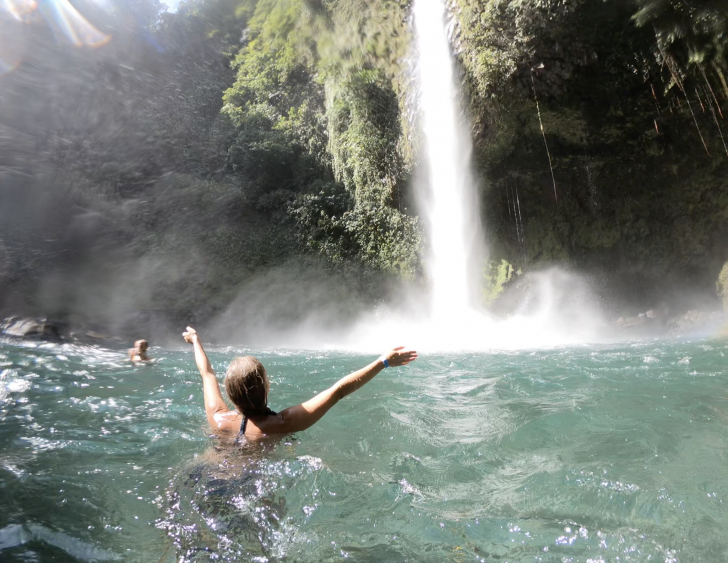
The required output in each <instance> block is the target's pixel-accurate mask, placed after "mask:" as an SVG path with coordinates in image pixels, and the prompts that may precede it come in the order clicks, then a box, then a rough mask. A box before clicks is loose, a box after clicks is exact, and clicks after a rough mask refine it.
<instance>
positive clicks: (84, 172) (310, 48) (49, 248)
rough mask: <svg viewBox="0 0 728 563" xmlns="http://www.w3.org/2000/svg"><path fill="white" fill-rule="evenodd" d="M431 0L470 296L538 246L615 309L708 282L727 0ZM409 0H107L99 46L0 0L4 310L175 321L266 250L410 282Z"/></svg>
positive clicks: (537, 254) (294, 260) (720, 217)
mask: <svg viewBox="0 0 728 563" xmlns="http://www.w3.org/2000/svg"><path fill="white" fill-rule="evenodd" d="M448 1H449V6H450V11H451V14H452V17H453V25H452V26H451V28H452V30H453V42H454V46H455V51H456V55H457V59H458V62H459V68H460V70H461V81H462V85H463V99H464V100H465V101H466V104H467V107H466V111H467V113H468V116H467V118H468V119H469V120H470V121H471V123H472V137H473V140H474V145H475V162H474V164H475V169H476V173H477V176H478V177H479V178H480V180H481V182H480V191H481V194H480V195H481V198H480V199H481V201H482V215H483V219H484V224H485V230H486V236H487V238H488V246H489V247H490V251H491V255H490V263H489V264H487V266H486V268H485V272H484V274H483V285H484V291H483V295H484V303H486V304H489V303H494V302H495V301H496V300H497V298H498V291H499V289H500V288H501V287H503V286H504V285H506V284H517V281H514V280H518V279H519V274H518V272H527V271H533V270H537V269H540V268H543V267H545V266H548V265H553V264H559V265H566V266H569V267H570V268H571V269H572V270H576V271H581V272H585V273H586V274H587V275H590V276H591V278H592V279H594V280H596V289H597V290H598V291H599V292H600V294H601V295H603V296H606V297H616V298H618V299H619V300H622V301H625V302H627V303H628V304H630V305H632V307H631V308H632V311H646V310H648V309H650V308H651V307H658V306H660V305H661V304H662V303H663V302H673V301H674V297H675V295H676V294H682V293H683V291H682V290H683V289H684V288H685V287H688V288H690V289H692V290H695V292H697V293H700V292H702V293H707V294H712V295H713V297H714V298H715V285H714V282H715V279H716V278H717V276H718V273H719V271H720V268H721V266H722V264H723V263H724V262H725V261H726V260H727V259H728V244H726V242H728V78H727V77H728V62H727V58H726V57H727V45H728V32H727V31H728V23H727V22H728V4H726V2H725V0H703V1H701V2H672V1H670V0H604V1H599V2H595V1H594V0H564V1H559V2H549V1H545V0H448ZM137 4H138V6H137ZM410 4H411V2H410V1H409V0H376V1H367V0H326V1H323V0H293V1H286V2H283V1H278V0H266V1H256V0H194V1H190V2H185V3H183V5H182V7H181V9H180V10H179V12H178V13H176V14H159V13H158V12H159V5H158V3H156V2H154V1H152V0H139V1H138V2H135V3H131V4H130V5H129V6H126V4H124V7H123V10H122V9H121V8H120V10H121V11H120V12H119V13H108V14H106V15H105V16H104V18H107V20H108V21H107V22H106V24H107V26H108V27H109V28H114V29H118V31H117V32H116V33H115V35H114V39H113V40H112V41H111V42H110V43H109V44H108V45H107V46H105V47H104V48H99V49H95V50H84V49H76V48H75V47H73V46H70V45H66V46H59V45H58V44H57V43H56V42H55V40H54V36H53V35H52V33H51V31H50V30H49V29H48V28H47V26H45V25H44V24H43V22H42V20H40V19H38V20H37V21H36V20H33V21H32V22H26V23H27V25H26V23H20V22H17V21H14V20H13V22H9V20H7V18H5V19H3V17H2V16H1V15H0V34H2V33H3V32H4V31H5V30H7V29H8V25H11V26H15V27H13V29H16V31H17V30H18V29H20V30H22V31H23V33H25V34H26V35H27V37H26V39H27V42H28V45H33V49H29V50H28V51H27V53H26V54H25V59H24V61H23V62H22V64H20V65H19V66H18V67H17V68H13V70H11V71H7V72H6V73H5V74H2V72H5V71H1V72H0V86H1V87H2V88H3V92H4V95H3V96H0V185H1V186H2V189H0V309H2V310H5V311H7V313H8V314H21V313H22V314H28V315H51V316H52V317H53V318H65V317H68V316H69V315H70V314H71V313H73V312H74V311H76V312H78V311H82V312H83V313H84V315H91V314H93V315H94V316H95V318H94V319H92V320H93V322H92V323H91V326H107V325H108V324H109V323H110V322H116V319H121V321H123V322H126V321H127V320H129V319H130V318H134V315H139V314H140V313H144V314H148V315H153V316H159V317H162V318H164V319H169V320H170V322H173V323H181V322H192V321H193V320H195V321H196V320H198V319H199V320H202V319H207V318H211V317H212V316H214V315H215V314H218V313H220V312H221V311H222V310H224V309H225V308H226V307H227V306H228V305H229V304H230V303H231V302H233V301H235V299H236V297H237V296H238V295H239V294H240V292H241V290H242V289H244V288H245V287H248V286H252V285H255V280H256V279H265V276H266V275H270V273H271V272H272V271H278V270H277V269H280V268H282V265H286V267H287V268H288V269H287V270H286V271H287V272H288V273H286V274H281V277H282V278H285V279H286V280H288V281H290V282H291V286H292V287H293V288H298V287H299V286H300V285H302V284H301V283H299V282H300V276H297V275H296V274H295V272H299V271H302V270H306V271H318V272H322V273H321V276H331V275H334V276H335V277H336V279H340V280H341V281H340V282H337V283H336V284H335V285H336V286H337V287H346V288H347V292H343V293H344V294H345V295H344V297H342V301H346V302H347V303H351V302H355V301H356V302H358V301H359V300H360V299H361V302H362V303H363V306H365V307H366V306H369V305H370V304H371V302H372V301H376V300H385V299H387V291H388V289H389V288H390V287H391V285H392V284H391V283H390V282H392V280H397V279H402V278H405V279H409V280H413V281H414V282H415V283H420V282H421V281H422V280H423V278H424V273H423V269H422V267H421V257H422V255H423V251H424V250H426V247H427V241H426V238H425V237H423V225H422V222H421V221H420V220H419V218H418V217H417V209H416V205H415V203H414V202H415V198H414V197H413V186H414V182H413V178H416V177H418V174H419V173H420V171H421V166H420V165H421V159H422V155H421V150H420V149H421V139H420V138H419V136H418V133H417V131H418V127H417V118H416V111H415V109H416V108H415V104H414V103H413V101H414V98H415V97H416V96H415V94H416V92H415V87H414V85H413V84H412V78H411V61H412V56H411V48H412V41H411V39H412V37H411V35H412V21H411V18H410V17H409V14H410V7H411V6H410ZM141 8H144V10H146V11H145V12H144V13H145V14H147V15H146V16H145V17H143V18H140V17H137V16H139V14H137V13H135V11H137V10H138V9H141ZM124 10H129V13H128V14H127V13H126V12H125V11H124ZM127 16H128V17H127ZM119 18H121V19H119ZM117 20H118V21H117ZM122 20H123V22H124V23H123V24H121V23H120V22H121V21H122ZM100 21H101V20H100ZM131 22H133V23H131ZM29 92H32V93H33V94H32V95H29ZM183 265H184V266H183ZM313 286H318V284H313ZM287 293H292V292H291V291H289V292H287ZM308 293H310V292H308ZM308 293H307V292H304V294H308ZM302 300H303V299H302ZM278 301H279V302H280V299H278ZM690 306H693V305H692V304H686V305H685V307H683V310H687V308H689V307H690ZM625 316H627V315H625ZM121 321H120V322H121Z"/></svg>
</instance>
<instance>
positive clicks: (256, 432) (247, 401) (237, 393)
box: [182, 326, 417, 440]
mask: <svg viewBox="0 0 728 563" xmlns="http://www.w3.org/2000/svg"><path fill="white" fill-rule="evenodd" d="M182 336H183V337H184V339H185V341H187V342H189V343H190V344H192V345H193V347H194V352H195V362H196V363H197V368H198V369H199V370H200V375H201V376H202V389H203V393H204V396H205V413H206V414H207V421H208V422H209V423H210V427H211V428H212V429H213V430H214V431H216V432H219V433H221V434H223V435H228V436H231V437H232V436H235V437H236V438H238V439H239V438H243V437H245V438H248V439H249V440H257V439H260V438H264V437H266V436H271V435H274V434H287V433H289V432H299V431H301V430H305V429H306V428H309V427H310V426H313V425H314V424H315V423H316V422H318V421H319V420H320V419H321V417H322V416H324V415H325V414H326V413H327V412H328V411H329V409H330V408H331V407H333V406H334V405H335V404H336V403H338V402H339V401H340V400H341V399H343V398H344V397H346V396H347V395H349V394H350V393H353V392H354V391H356V390H357V389H359V388H360V387H362V386H363V385H364V384H366V383H367V382H369V381H371V380H372V379H374V376H376V375H377V374H378V373H379V372H380V371H382V370H383V369H385V368H388V367H397V366H405V365H407V364H409V363H410V362H413V361H414V360H416V359H417V352H415V351H414V350H405V349H404V347H403V346H399V347H398V348H395V349H394V350H392V351H391V352H388V353H387V354H385V355H384V356H381V357H380V358H378V359H377V360H375V361H373V362H372V363H370V364H369V365H368V366H366V367H364V368H362V369H360V370H358V371H355V372H354V373H351V374H349V375H347V376H346V377H344V378H342V379H340V380H339V381H337V382H336V383H334V385H332V386H331V387H330V388H328V389H326V390H325V391H322V392H321V393H319V394H318V395H316V396H315V397H313V398H311V399H309V400H308V401H306V402H304V403H301V404H300V405H296V406H294V407H289V408H287V409H285V410H283V411H281V412H279V413H276V412H274V411H272V410H271V409H270V408H269V407H268V391H269V390H270V382H269V381H268V375H267V374H266V371H265V368H264V367H263V364H261V363H260V362H259V361H258V360H257V359H256V358H254V357H252V356H245V357H238V358H234V359H233V361H232V362H230V366H229V367H228V369H227V374H226V375H225V391H227V394H228V397H230V400H231V401H232V402H233V404H234V405H235V407H236V408H235V410H230V409H228V406H227V404H225V401H224V399H223V398H222V394H221V393H220V386H219V385H218V383H217V377H216V376H215V372H214V371H213V370H212V366H211V365H210V362H209V360H208V359H207V354H205V350H204V349H203V348H202V344H201V343H200V340H199V337H198V335H197V331H195V329H194V328H192V327H189V326H188V327H187V331H186V332H185V333H183V334H182Z"/></svg>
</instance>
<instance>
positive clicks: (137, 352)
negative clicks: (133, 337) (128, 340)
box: [129, 340, 152, 362]
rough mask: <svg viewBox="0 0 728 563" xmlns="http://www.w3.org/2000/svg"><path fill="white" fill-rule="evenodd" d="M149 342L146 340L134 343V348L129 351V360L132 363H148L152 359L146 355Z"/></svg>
mask: <svg viewBox="0 0 728 563" xmlns="http://www.w3.org/2000/svg"><path fill="white" fill-rule="evenodd" d="M148 349H149V342H147V341H146V340H137V341H136V342H134V348H130V349H129V359H130V360H131V361H132V362H149V361H151V359H152V358H150V357H149V355H148V354H147V350H148Z"/></svg>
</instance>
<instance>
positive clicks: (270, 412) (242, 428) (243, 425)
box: [238, 407, 278, 437]
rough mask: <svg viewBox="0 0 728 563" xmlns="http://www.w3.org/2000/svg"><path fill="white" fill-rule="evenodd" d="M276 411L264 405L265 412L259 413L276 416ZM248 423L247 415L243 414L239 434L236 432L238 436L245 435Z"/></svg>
mask: <svg viewBox="0 0 728 563" xmlns="http://www.w3.org/2000/svg"><path fill="white" fill-rule="evenodd" d="M277 414H278V413H277V412H276V411H274V410H271V409H269V408H268V407H265V412H264V413H263V414H262V415H261V416H263V415H265V416H276V415H277ZM247 425H248V417H247V416H245V415H243V422H241V423H240V434H238V437H242V436H244V435H245V427H246V426H247Z"/></svg>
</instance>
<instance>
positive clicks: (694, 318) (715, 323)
mask: <svg viewBox="0 0 728 563" xmlns="http://www.w3.org/2000/svg"><path fill="white" fill-rule="evenodd" d="M668 326H669V333H670V334H671V335H674V336H686V335H704V334H709V333H711V332H715V331H717V330H718V329H720V327H721V326H723V313H722V312H721V311H698V310H692V309H691V310H690V311H688V312H686V313H685V314H683V315H680V316H679V317H675V318H673V319H670V321H669V323H668Z"/></svg>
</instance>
